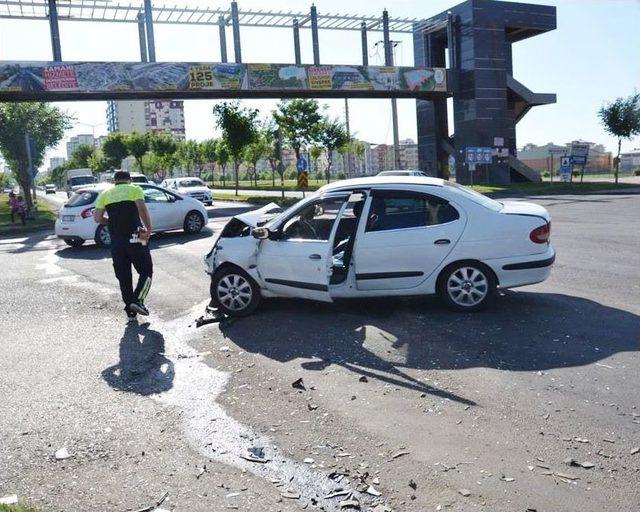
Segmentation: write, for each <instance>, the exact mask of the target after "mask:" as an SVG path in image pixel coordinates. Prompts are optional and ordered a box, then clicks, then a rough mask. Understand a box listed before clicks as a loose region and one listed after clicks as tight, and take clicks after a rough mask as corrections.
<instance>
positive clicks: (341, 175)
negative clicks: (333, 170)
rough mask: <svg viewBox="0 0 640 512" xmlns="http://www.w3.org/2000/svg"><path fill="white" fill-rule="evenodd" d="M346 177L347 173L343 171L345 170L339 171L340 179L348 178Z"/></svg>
mask: <svg viewBox="0 0 640 512" xmlns="http://www.w3.org/2000/svg"><path fill="white" fill-rule="evenodd" d="M346 178H347V176H346V174H345V173H343V172H339V173H338V179H339V180H344V179H346Z"/></svg>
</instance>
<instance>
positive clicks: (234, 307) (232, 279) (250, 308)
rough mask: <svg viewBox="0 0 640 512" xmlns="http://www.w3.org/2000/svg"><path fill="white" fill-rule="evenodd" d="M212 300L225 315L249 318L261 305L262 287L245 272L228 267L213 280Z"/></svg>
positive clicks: (221, 270) (216, 274)
mask: <svg viewBox="0 0 640 512" xmlns="http://www.w3.org/2000/svg"><path fill="white" fill-rule="evenodd" d="M211 299H212V303H213V304H215V305H216V306H217V307H218V309H219V310H220V311H222V312H223V313H224V314H225V315H228V316H235V317H242V316H248V315H250V314H251V313H253V312H254V311H255V310H256V308H257V307H258V304H259V303H260V287H259V286H258V285H257V284H256V282H255V281H254V280H253V279H252V278H251V276H249V274H247V273H246V272H245V271H244V270H241V269H240V268H237V267H226V268H222V269H220V270H219V271H218V272H216V273H215V274H214V275H213V277H212V278H211Z"/></svg>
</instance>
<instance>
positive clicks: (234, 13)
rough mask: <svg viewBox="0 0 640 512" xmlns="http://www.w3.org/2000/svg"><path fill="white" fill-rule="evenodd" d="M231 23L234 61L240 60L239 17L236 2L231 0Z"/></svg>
mask: <svg viewBox="0 0 640 512" xmlns="http://www.w3.org/2000/svg"><path fill="white" fill-rule="evenodd" d="M231 24H232V26H233V53H234V54H235V58H236V62H237V63H238V64H239V63H241V62H242V49H241V48H240V17H239V16H238V2H231Z"/></svg>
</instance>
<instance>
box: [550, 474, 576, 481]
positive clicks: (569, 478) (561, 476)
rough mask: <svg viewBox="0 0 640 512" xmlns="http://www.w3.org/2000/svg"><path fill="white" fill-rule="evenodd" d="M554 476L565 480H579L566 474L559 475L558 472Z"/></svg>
mask: <svg viewBox="0 0 640 512" xmlns="http://www.w3.org/2000/svg"><path fill="white" fill-rule="evenodd" d="M554 475H555V476H557V477H558V478H564V479H565V480H579V478H578V477H577V476H575V475H570V474H567V473H560V472H556V473H554Z"/></svg>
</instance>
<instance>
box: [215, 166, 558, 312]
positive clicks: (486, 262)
mask: <svg viewBox="0 0 640 512" xmlns="http://www.w3.org/2000/svg"><path fill="white" fill-rule="evenodd" d="M274 206H275V205H269V206H267V207H265V208H263V209H261V210H257V211H255V212H250V213H249V214H243V215H239V216H237V217H235V218H234V219H232V220H231V221H230V222H229V223H228V224H227V226H226V227H225V228H224V230H223V231H222V232H221V234H220V236H219V238H218V239H217V240H216V242H215V244H214V246H213V249H212V250H211V251H210V252H209V253H208V254H207V255H206V256H205V263H206V266H207V272H208V273H209V274H211V278H212V279H211V298H212V305H214V306H217V307H218V308H219V309H220V310H221V311H223V312H224V313H225V314H228V315H232V316H243V315H247V314H249V313H251V312H252V311H253V310H254V309H255V308H256V307H257V305H258V303H259V301H260V299H261V298H262V297H299V298H305V299H315V300H321V301H331V300H333V299H336V298H356V297H379V296H401V295H405V296H406V295H427V294H434V293H437V294H438V295H440V297H441V298H442V299H443V300H444V302H445V303H446V304H447V305H448V306H449V307H450V308H452V309H454V310H458V311H475V310H478V309H481V308H482V307H484V306H486V305H487V303H488V302H489V301H490V300H491V299H492V297H493V296H494V294H495V291H496V289H497V288H513V287H516V286H524V285H527V284H533V283H538V282H540V281H543V280H545V279H546V278H547V277H548V276H549V273H550V271H551V266H552V265H553V262H554V260H555V252H554V249H553V247H552V246H551V244H550V241H549V236H550V229H551V223H550V220H551V219H550V216H549V213H548V212H547V210H546V209H544V208H543V207H541V206H538V205H536V204H533V203H526V202H520V201H513V202H504V203H501V202H498V201H494V200H493V199H490V198H488V197H486V196H483V195H482V194H479V193H477V192H475V191H473V190H470V189H468V188H465V187H462V186H460V185H456V184H454V183H450V182H448V181H444V180H441V179H436V178H421V177H375V178H359V179H353V180H346V181H340V182H336V183H333V184H331V185H326V186H324V187H322V188H321V189H320V190H319V191H318V192H317V194H315V195H313V196H310V197H307V198H306V199H303V200H301V201H300V202H298V203H296V204H295V205H294V206H292V207H291V208H289V209H288V210H286V211H285V212H283V213H281V214H279V215H277V216H275V217H274V218H272V219H270V220H269V221H268V222H266V223H264V224H263V225H262V226H261V227H260V224H261V222H260V221H261V217H262V216H264V214H266V213H269V211H272V210H273V207H274ZM270 209H271V210H270ZM263 220H264V219H263Z"/></svg>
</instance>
